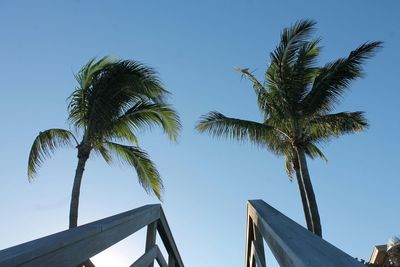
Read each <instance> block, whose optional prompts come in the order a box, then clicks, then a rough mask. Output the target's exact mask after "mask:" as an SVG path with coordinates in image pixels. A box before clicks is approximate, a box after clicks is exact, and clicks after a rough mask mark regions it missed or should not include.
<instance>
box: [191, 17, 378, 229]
mask: <svg viewBox="0 0 400 267" xmlns="http://www.w3.org/2000/svg"><path fill="white" fill-rule="evenodd" d="M315 24H316V23H315V22H314V21H312V20H302V21H298V22H296V23H295V24H293V25H292V26H291V27H289V28H285V29H284V30H283V31H282V34H281V39H280V43H279V45H278V46H277V47H276V49H275V50H274V51H273V52H272V53H271V54H270V59H271V64H270V65H269V66H268V68H267V70H266V72H265V80H264V82H263V83H261V82H260V81H259V80H258V79H257V78H256V77H255V76H254V75H253V74H252V73H251V72H250V71H249V70H248V69H241V68H238V71H239V72H240V73H241V74H242V75H243V76H245V77H247V78H249V79H250V80H251V82H252V83H253V89H254V91H255V93H256V96H257V103H258V107H259V110H260V111H261V113H262V115H263V117H264V119H263V121H262V122H253V121H247V120H241V119H235V118H230V117H226V116H224V115H223V114H221V113H219V112H210V113H208V114H206V115H204V116H203V117H202V118H201V120H200V122H199V123H198V124H197V126H196V128H197V130H198V131H200V132H208V133H210V134H211V135H212V136H224V137H228V138H233V139H237V140H248V141H250V142H252V143H254V144H257V145H259V146H262V147H265V148H267V149H268V150H270V151H272V152H274V153H275V154H277V155H284V156H285V157H286V169H287V172H288V174H289V176H291V175H292V174H293V171H294V172H295V173H296V177H297V182H298V186H299V190H300V194H301V199H302V204H303V210H304V213H305V217H306V221H307V227H308V229H309V230H310V231H312V232H314V233H315V234H317V235H319V236H322V229H321V223H320V216H319V212H318V206H317V202H316V199H315V195H314V190H313V187H312V183H311V179H310V175H309V171H308V166H307V160H306V156H308V157H310V158H315V157H321V158H323V159H326V158H325V156H324V154H323V153H322V151H321V150H320V148H319V146H320V145H321V144H323V143H326V142H328V141H329V140H331V139H332V138H334V137H339V136H341V135H344V134H349V133H356V132H361V131H363V130H365V129H366V128H367V127H368V123H367V120H366V119H365V116H364V113H363V112H360V111H357V112H339V113H331V112H332V111H333V110H334V108H335V105H336V104H338V103H339V102H340V100H341V97H342V96H343V93H344V92H345V91H346V90H348V89H349V86H350V83H351V81H353V80H356V79H357V78H360V77H362V75H363V69H362V65H363V63H364V62H365V61H366V59H368V58H370V57H371V56H373V55H374V52H375V51H376V50H377V49H378V48H380V47H381V42H367V43H364V44H362V45H361V46H359V47H358V48H356V49H355V50H353V51H352V52H350V54H349V55H348V56H347V57H345V58H340V59H338V60H335V61H333V62H330V63H327V64H325V65H324V66H322V67H317V66H316V63H317V58H318V56H319V54H320V51H321V48H320V46H319V43H320V38H317V39H310V36H311V34H312V33H313V31H314V29H315V28H314V26H315Z"/></svg>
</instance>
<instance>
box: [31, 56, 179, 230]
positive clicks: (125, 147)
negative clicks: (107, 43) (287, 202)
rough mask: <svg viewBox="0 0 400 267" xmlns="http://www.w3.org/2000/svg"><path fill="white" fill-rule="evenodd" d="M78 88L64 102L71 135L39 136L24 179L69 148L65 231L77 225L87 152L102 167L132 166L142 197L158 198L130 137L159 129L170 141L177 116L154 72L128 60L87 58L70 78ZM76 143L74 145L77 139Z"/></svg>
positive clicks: (150, 171)
mask: <svg viewBox="0 0 400 267" xmlns="http://www.w3.org/2000/svg"><path fill="white" fill-rule="evenodd" d="M75 78H76V80H77V82H78V86H77V88H76V89H75V91H74V92H73V93H72V94H71V96H70V97H69V98H68V100H69V105H68V113H69V116H68V120H69V122H70V123H71V124H72V125H73V127H74V129H75V133H76V134H73V133H72V132H71V131H69V130H65V129H49V130H46V131H43V132H40V133H39V135H38V136H37V137H36V139H35V140H34V142H33V145H32V148H31V151H30V154H29V161H28V177H29V179H33V178H34V176H35V175H36V174H37V170H38V168H39V167H40V166H41V164H42V163H43V161H44V160H45V159H46V158H48V157H49V156H51V154H52V153H53V152H54V151H55V150H56V149H57V148H59V147H62V146H75V147H76V148H77V150H78V155H77V156H78V165H77V168H76V172H75V178H74V184H73V188H72V195H71V205H70V214H69V228H73V227H76V226H77V223H78V206H79V194H80V187H81V181H82V176H83V171H84V169H85V164H86V161H87V160H88V158H89V156H90V154H91V153H92V152H96V153H97V154H99V155H101V156H102V157H103V158H104V160H105V161H106V162H107V163H112V161H113V160H115V159H119V160H120V161H122V162H123V163H127V164H128V165H130V166H132V167H133V168H134V169H135V170H136V173H137V176H138V180H139V183H140V184H141V185H142V186H143V188H144V189H145V190H146V191H147V192H148V193H153V194H155V195H156V196H157V197H158V198H160V197H161V193H162V190H163V184H162V180H161V177H160V174H159V172H158V171H157V169H156V167H155V165H154V164H153V162H152V161H151V160H150V158H149V156H148V154H147V153H146V152H145V151H144V150H143V149H141V148H140V147H139V146H138V140H137V136H136V133H137V131H138V130H140V129H142V128H150V127H152V126H161V127H162V128H163V130H164V132H165V133H166V134H167V135H168V137H169V138H170V139H171V140H173V141H176V138H177V136H178V132H179V129H180V122H179V117H178V115H177V113H176V112H175V111H174V110H173V109H172V108H171V106H170V105H169V104H167V103H166V101H165V97H166V96H167V95H168V94H169V92H168V91H167V90H166V89H164V88H163V86H162V85H161V82H160V80H159V79H158V77H157V75H156V73H155V71H154V70H153V69H151V68H149V67H147V66H144V65H142V64H140V63H138V62H136V61H132V60H117V59H113V58H111V57H104V58H102V59H100V60H98V61H96V60H95V59H92V60H90V61H89V62H88V63H87V64H86V65H85V66H84V67H83V68H82V69H81V70H80V71H79V73H78V74H77V75H76V76H75ZM76 136H80V137H81V141H80V142H78V138H77V137H76Z"/></svg>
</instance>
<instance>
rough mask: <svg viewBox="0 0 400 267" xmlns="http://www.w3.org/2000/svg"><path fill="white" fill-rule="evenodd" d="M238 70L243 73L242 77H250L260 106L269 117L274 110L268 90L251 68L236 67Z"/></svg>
mask: <svg viewBox="0 0 400 267" xmlns="http://www.w3.org/2000/svg"><path fill="white" fill-rule="evenodd" d="M236 70H237V71H238V72H240V73H241V74H242V77H246V78H248V79H249V80H250V81H251V82H252V83H253V89H254V92H255V93H256V96H257V103H258V108H259V109H260V111H261V112H263V113H264V117H267V116H268V114H269V112H273V111H274V107H273V105H272V104H273V102H272V99H271V97H270V95H269V94H268V91H267V90H266V89H265V88H264V86H263V85H262V84H261V83H260V82H259V81H258V80H257V78H256V77H255V76H254V75H253V74H252V73H251V72H249V69H242V68H236Z"/></svg>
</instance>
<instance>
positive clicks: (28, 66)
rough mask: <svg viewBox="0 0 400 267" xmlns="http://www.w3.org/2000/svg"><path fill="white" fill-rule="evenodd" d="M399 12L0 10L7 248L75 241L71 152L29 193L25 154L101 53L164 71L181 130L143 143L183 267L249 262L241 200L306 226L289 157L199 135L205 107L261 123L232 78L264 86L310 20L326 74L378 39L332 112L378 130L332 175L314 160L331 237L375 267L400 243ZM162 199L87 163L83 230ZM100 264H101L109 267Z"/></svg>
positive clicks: (261, 4) (0, 156)
mask: <svg viewBox="0 0 400 267" xmlns="http://www.w3.org/2000/svg"><path fill="white" fill-rule="evenodd" d="M399 10H400V2H399V1H395V0H393V1H372V0H370V1H366V0H357V1H344V0H343V1H324V3H322V1H311V0H309V1H295V0H292V1H289V0H279V1H261V0H247V1H228V0H224V1H222V0H221V1H215V0H205V1H183V0H182V1H152V0H150V1H107V2H106V1H87V0H81V1H79V0H78V1H1V2H0V47H1V49H0V59H1V64H0V88H1V98H0V116H1V117H0V118H1V125H2V128H1V131H0V140H1V144H2V145H1V150H0V162H1V168H0V179H1V187H0V214H2V216H1V220H0V236H1V238H0V249H2V248H5V247H9V246H11V245H15V244H18V243H21V242H25V241H28V240H31V239H34V238H38V237H41V236H43V235H47V234H51V233H54V232H57V231H60V230H64V229H66V228H67V223H68V208H69V198H70V191H71V188H72V179H73V175H74V171H75V167H76V163H77V158H76V151H75V150H73V149H64V150H60V151H58V152H57V153H56V154H55V156H54V157H53V158H52V159H50V160H48V161H47V162H46V163H45V164H44V165H43V168H41V169H40V173H39V177H38V179H37V180H36V181H35V182H33V183H31V184H30V183H28V180H27V177H26V166H27V158H28V153H29V149H30V146H31V144H32V141H33V139H34V137H35V136H36V135H37V134H38V133H39V131H41V130H44V129H47V128H53V127H64V128H68V127H69V125H68V124H67V121H66V118H67V113H66V107H67V102H66V98H67V97H68V95H69V94H70V93H71V92H72V90H73V89H74V86H75V85H76V83H75V81H74V77H73V74H74V73H76V72H77V71H78V70H79V68H80V67H81V66H82V65H83V64H85V63H86V62H87V61H88V60H89V59H90V58H92V57H102V56H104V55H114V56H118V57H121V58H128V59H135V60H139V61H141V62H143V63H146V64H148V65H150V66H152V67H154V68H156V69H157V71H158V72H159V73H160V77H161V79H162V80H163V82H164V84H165V86H166V87H167V88H168V89H169V90H170V91H171V92H172V93H173V97H172V98H171V99H170V101H171V102H172V103H173V104H174V105H175V107H176V109H177V110H178V111H179V113H180V116H181V119H182V123H183V131H182V133H181V138H180V141H179V143H178V144H172V143H171V142H169V141H168V139H167V138H166V137H165V136H162V132H161V130H158V129H157V130H154V131H152V132H143V133H142V134H141V135H140V137H141V146H142V147H143V148H145V149H146V150H147V151H148V152H149V153H150V155H151V157H152V159H153V160H154V161H155V162H156V164H157V166H158V168H159V171H160V172H161V174H162V176H163V178H164V182H165V187H166V192H165V197H164V198H165V201H164V203H163V207H164V209H165V212H166V215H167V217H168V220H169V223H170V226H171V228H172V231H173V233H174V236H175V239H176V242H177V244H178V246H179V248H180V251H181V254H182V258H183V260H184V262H185V263H186V265H187V266H242V265H243V262H244V239H245V215H246V200H248V199H258V198H261V199H264V200H265V201H266V202H268V203H270V204H271V205H273V206H274V207H276V208H277V209H279V210H280V211H282V212H283V213H285V214H286V215H288V216H289V217H291V218H293V219H294V220H296V221H297V222H299V223H301V224H303V225H304V219H303V214H302V208H301V204H300V197H299V193H298V190H297V185H296V184H295V183H290V182H289V180H288V178H287V177H286V174H285V171H284V161H283V159H282V158H276V157H275V156H273V155H271V154H270V153H268V152H267V151H264V150H260V149H258V148H256V147H254V146H252V145H250V144H239V143H236V142H233V141H229V140H214V139H212V138H210V137H209V136H207V135H200V134H197V133H196V132H195V130H194V125H195V122H196V121H197V120H198V119H199V117H200V116H201V115H202V114H204V113H206V112H208V111H211V110H218V111H220V112H223V113H224V114H226V115H228V116H233V117H239V118H245V119H252V120H260V119H261V117H260V114H259V113H258V110H257V107H256V102H255V96H254V95H253V92H252V88H251V85H250V84H249V82H248V81H246V80H242V79H241V77H240V75H239V74H238V73H236V72H235V71H234V67H238V66H240V67H248V68H250V69H251V70H255V73H256V75H257V76H258V77H260V78H261V77H262V75H263V71H264V69H265V67H266V65H267V64H268V54H269V52H270V51H271V50H272V49H273V48H274V47H275V46H276V44H277V42H278V40H279V34H280V31H281V30H282V28H283V27H285V26H288V25H290V24H291V23H293V22H295V21H296V20H298V19H302V18H312V19H315V20H316V21H317V22H318V32H317V35H320V36H321V37H322V38H323V42H322V44H323V46H324V49H323V55H322V58H321V64H323V63H325V62H327V61H329V60H333V59H336V58H338V57H341V56H345V55H347V54H348V53H349V52H350V51H351V50H352V49H354V48H355V47H357V46H358V45H359V44H361V43H363V42H365V41H369V40H381V41H384V42H385V44H384V49H383V50H382V51H380V52H379V53H378V54H377V56H376V57H375V58H373V59H372V60H370V61H369V62H368V63H367V65H366V68H365V70H366V73H367V75H366V77H365V78H364V79H362V80H359V81H357V82H355V83H353V84H352V86H351V88H352V90H351V91H349V93H348V94H347V95H346V97H345V99H344V101H343V102H342V103H341V105H339V106H338V107H337V110H338V111H355V110H363V111H366V114H367V117H368V119H369V122H370V124H371V127H370V129H369V130H368V131H367V132H365V133H362V134H357V135H353V136H344V137H342V138H340V139H338V140H333V141H332V142H331V143H329V144H328V145H327V146H326V147H325V148H324V152H325V153H326V155H327V156H328V158H329V162H328V163H327V164H326V163H324V162H322V161H321V160H316V161H309V168H310V172H311V178H312V180H313V184H314V189H315V192H316V197H317V200H318V204H319V208H320V213H321V219H322V226H323V231H324V237H325V239H327V240H328V241H329V242H331V243H333V244H334V245H336V246H338V247H340V248H341V249H343V250H344V251H346V252H348V253H349V254H351V255H353V256H355V257H359V258H365V259H368V258H369V255H370V252H371V250H372V247H373V246H374V245H376V244H381V243H385V242H386V241H387V239H388V238H390V237H391V236H393V235H395V234H399V233H400V230H399V221H400V212H399V207H398V203H399V188H400V179H399V178H400V177H399V174H398V173H399V172H398V170H397V168H398V166H399V165H400V157H399V154H398V151H399V149H400V145H399V142H398V137H399V131H400V120H399V111H398V106H399V99H400V93H399V82H398V76H399V74H400V72H399V70H400V69H399V64H398V63H399V62H400V53H399V43H400V32H399V26H400V19H399V15H398V12H399ZM157 202H158V201H157V199H156V198H154V197H151V196H147V195H146V194H145V192H144V190H143V189H142V188H141V187H140V186H139V184H138V183H137V180H136V174H135V172H134V171H133V170H131V169H129V168H123V167H119V166H115V167H109V166H108V165H106V164H105V163H104V162H103V161H102V159H100V158H92V159H91V160H90V161H89V162H88V165H87V168H86V172H85V174H84V180H83V184H82V192H81V206H80V220H79V221H80V223H81V224H82V223H86V222H90V221H93V220H96V219H99V218H103V217H106V216H109V215H113V214H115V213H118V212H122V211H125V210H129V209H132V208H136V207H139V206H141V205H144V204H148V203H157ZM142 237H143V232H142V233H139V235H138V236H136V237H134V238H129V239H127V241H125V242H124V243H123V244H122V245H120V247H118V249H114V250H113V251H111V252H109V254H108V257H116V258H118V260H117V262H120V263H121V264H125V266H127V265H128V264H130V263H132V262H133V259H134V258H135V257H137V256H139V255H140V253H141V252H142V251H143V246H144V240H143V238H142ZM105 258H107V257H105V256H104V257H103V258H101V259H100V260H98V262H102V263H103V264H101V263H100V264H99V265H98V266H107V264H106V262H107V260H106V259H105ZM110 266H111V265H110ZM113 266H119V265H116V263H115V262H114V265H113Z"/></svg>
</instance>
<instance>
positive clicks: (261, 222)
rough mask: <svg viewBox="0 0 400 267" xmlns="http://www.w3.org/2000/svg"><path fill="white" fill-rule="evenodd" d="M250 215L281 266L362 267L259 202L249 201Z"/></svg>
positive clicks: (338, 250)
mask: <svg viewBox="0 0 400 267" xmlns="http://www.w3.org/2000/svg"><path fill="white" fill-rule="evenodd" d="M247 212H248V216H250V217H251V218H252V220H253V222H254V224H255V225H256V227H257V229H258V230H259V231H260V233H261V235H262V236H263V238H264V239H265V241H266V242H267V244H268V246H269V247H270V249H271V251H272V253H273V254H274V256H275V258H276V260H277V261H278V263H279V265H280V266H281V267H320V266H324V267H337V266H341V267H364V266H365V265H363V264H361V263H360V262H358V261H357V260H355V259H354V258H353V257H351V256H350V255H348V254H346V253H344V252H343V251H341V250H340V249H338V248H336V247H335V246H333V245H332V244H330V243H328V242H327V241H325V240H323V239H322V238H320V237H319V236H317V235H314V234H313V233H311V232H310V231H308V230H307V229H306V228H304V227H302V226H301V225H299V224H297V223H296V222H295V221H293V220H291V219H290V218H288V217H286V216H285V215H283V214H282V213H280V212H279V211H277V210H276V209H274V208H273V207H271V206H270V205H268V204H267V203H265V202H264V201H262V200H250V201H249V202H248V205H247Z"/></svg>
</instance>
